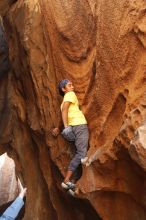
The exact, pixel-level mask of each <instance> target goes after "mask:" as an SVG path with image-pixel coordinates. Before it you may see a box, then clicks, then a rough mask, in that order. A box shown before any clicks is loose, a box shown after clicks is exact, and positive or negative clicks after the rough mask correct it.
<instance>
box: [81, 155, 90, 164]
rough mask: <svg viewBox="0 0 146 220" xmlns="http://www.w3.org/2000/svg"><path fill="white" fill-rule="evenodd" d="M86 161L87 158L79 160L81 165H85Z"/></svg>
mask: <svg viewBox="0 0 146 220" xmlns="http://www.w3.org/2000/svg"><path fill="white" fill-rule="evenodd" d="M87 160H88V157H84V158H82V159H81V164H83V165H86V162H87Z"/></svg>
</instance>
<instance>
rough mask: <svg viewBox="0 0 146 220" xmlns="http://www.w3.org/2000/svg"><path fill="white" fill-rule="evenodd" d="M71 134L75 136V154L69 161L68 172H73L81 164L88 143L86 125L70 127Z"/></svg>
mask: <svg viewBox="0 0 146 220" xmlns="http://www.w3.org/2000/svg"><path fill="white" fill-rule="evenodd" d="M72 132H73V134H74V136H75V146H76V154H75V156H74V157H73V159H72V160H71V162H70V164H69V167H68V170H71V171H73V172H74V171H75V170H76V168H77V167H78V166H79V164H80V163H81V159H82V158H84V157H85V156H86V154H87V150H88V141H89V132H88V126H87V125H86V124H85V125H76V126H72Z"/></svg>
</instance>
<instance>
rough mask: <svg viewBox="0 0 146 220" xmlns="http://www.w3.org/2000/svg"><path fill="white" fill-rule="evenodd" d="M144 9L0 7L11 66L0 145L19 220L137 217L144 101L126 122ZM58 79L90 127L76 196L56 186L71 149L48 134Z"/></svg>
mask: <svg viewBox="0 0 146 220" xmlns="http://www.w3.org/2000/svg"><path fill="white" fill-rule="evenodd" d="M4 4H5V5H4ZM145 9H146V3H145V1H143V0H137V1H130V0H129V1H125V0H122V1H115V0H114V1H111V0H106V1H104V0H102V1H95V0H92V1H84V0H82V1H76V0H73V1H68V2H67V1H61V0H56V1H51V0H33V1H22V0H17V1H6V0H5V1H3V0H1V1H0V12H1V14H2V15H3V21H4V27H5V32H6V37H7V41H8V46H9V58H10V62H11V73H10V74H9V77H8V78H7V80H6V81H5V83H6V84H5V85H6V86H5V87H4V89H5V90H6V89H7V90H6V91H7V93H5V96H4V97H6V98H7V97H9V98H7V103H8V104H9V106H8V108H7V109H9V110H10V111H9V112H8V114H7V116H9V117H7V119H8V120H7V121H4V119H3V118H2V119H3V120H2V123H3V124H4V125H6V127H7V128H8V126H7V125H8V124H9V125H10V127H9V129H7V130H3V131H7V132H3V136H4V137H5V139H3V140H4V141H2V139H0V142H1V150H3V151H5V150H6V151H7V152H8V153H9V154H11V157H13V158H14V160H15V163H16V169H17V173H20V174H21V175H22V176H23V181H24V183H25V185H26V186H27V188H28V193H27V201H26V210H25V216H24V220H28V219H29V220H31V219H35V220H37V219H39V220H41V219H45V220H49V219H50V220H51V219H53V220H55V219H61V220H64V219H74V218H76V219H79V220H80V219H85V220H86V219H98V218H99V217H98V216H100V217H101V219H104V220H123V219H124V220H129V219H141V220H145V216H146V211H145V208H146V203H145V197H146V186H145V180H146V175H145V161H144V159H145V156H146V155H145V132H144V131H145V113H144V111H145V105H146V104H145V101H144V104H142V105H143V106H142V108H143V109H142V110H140V113H139V110H138V111H136V112H135V113H136V114H135V116H134V117H135V119H134V120H135V121H132V119H131V118H130V117H131V114H132V115H133V113H131V111H134V109H135V108H138V106H139V105H141V104H140V103H141V100H142V98H144V92H145V90H146V77H145V66H146V50H145V49H146V48H145V47H146V38H145V34H146V33H145V28H146V26H145V19H146V16H145ZM62 78H69V79H71V80H72V82H73V83H74V85H75V91H76V93H77V96H78V98H79V101H80V105H81V107H82V109H83V111H84V113H85V115H86V118H87V121H88V125H89V130H90V143H89V144H90V149H89V152H88V156H89V161H88V165H89V166H87V167H86V166H84V167H83V173H82V177H81V179H80V180H79V181H78V183H77V187H78V199H79V200H78V199H76V200H75V199H72V198H69V197H68V196H67V195H66V193H64V192H63V191H62V189H61V187H60V183H61V181H62V179H63V175H64V173H65V172H66V169H67V166H68V163H69V161H70V159H71V156H72V152H71V149H72V148H73V145H69V144H68V143H67V142H65V140H63V138H62V137H61V136H58V138H57V139H55V138H54V137H52V135H51V129H52V128H53V127H54V126H56V124H57V122H58V120H59V118H60V113H59V109H60V103H61V98H60V97H59V94H58V92H57V83H58V81H59V80H60V79H62ZM8 85H9V86H8ZM2 94H4V93H2ZM2 115H3V113H1V117H2ZM127 120H130V122H129V123H130V124H128V125H126V123H127ZM135 131H137V132H138V134H139V140H138V141H139V143H138V144H137V143H132V142H131V141H133V138H134V134H135ZM5 134H7V135H5ZM80 198H81V200H80Z"/></svg>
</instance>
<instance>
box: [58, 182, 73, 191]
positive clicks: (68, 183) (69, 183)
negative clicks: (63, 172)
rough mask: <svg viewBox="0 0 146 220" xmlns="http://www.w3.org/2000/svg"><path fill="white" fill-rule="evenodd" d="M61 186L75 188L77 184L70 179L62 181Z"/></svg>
mask: <svg viewBox="0 0 146 220" xmlns="http://www.w3.org/2000/svg"><path fill="white" fill-rule="evenodd" d="M61 186H62V188H63V189H74V188H75V184H74V183H72V182H70V181H68V182H66V183H64V182H62V183H61Z"/></svg>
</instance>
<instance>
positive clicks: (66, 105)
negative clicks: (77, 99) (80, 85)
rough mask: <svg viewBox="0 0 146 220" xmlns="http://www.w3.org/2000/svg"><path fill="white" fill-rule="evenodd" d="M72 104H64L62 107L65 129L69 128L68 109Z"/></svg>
mask: <svg viewBox="0 0 146 220" xmlns="http://www.w3.org/2000/svg"><path fill="white" fill-rule="evenodd" d="M70 104H71V102H64V103H63V107H62V120H63V124H64V127H67V126H68V109H69V106H70Z"/></svg>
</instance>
